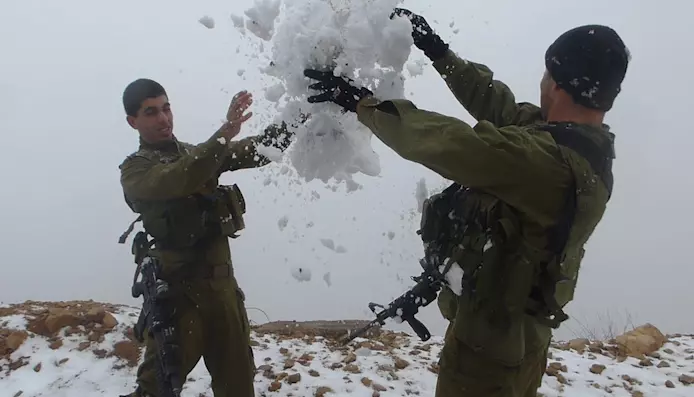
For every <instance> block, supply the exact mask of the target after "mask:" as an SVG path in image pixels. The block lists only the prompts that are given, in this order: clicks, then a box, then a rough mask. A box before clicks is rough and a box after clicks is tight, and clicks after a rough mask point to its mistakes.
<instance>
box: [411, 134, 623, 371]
mask: <svg viewBox="0 0 694 397" xmlns="http://www.w3.org/2000/svg"><path fill="white" fill-rule="evenodd" d="M537 128H539V129H543V130H545V131H548V132H549V133H550V134H551V135H552V136H553V138H554V140H555V142H556V143H557V145H558V147H559V152H560V154H561V158H562V160H563V161H564V162H565V163H566V164H567V165H568V166H569V168H570V170H571V173H572V182H571V185H570V186H569V189H568V191H567V195H566V202H565V205H564V208H563V211H562V212H561V217H560V219H559V220H558V222H557V223H556V224H555V225H554V226H553V227H552V228H550V230H547V231H546V236H547V245H546V246H545V247H536V246H534V245H531V244H530V243H528V241H526V240H525V239H524V238H523V230H522V227H523V226H522V225H521V222H520V221H519V214H518V212H517V211H516V210H515V209H514V208H512V207H511V206H509V205H507V204H506V203H504V202H503V201H501V200H500V199H498V198H496V197H495V196H492V195H490V194H487V193H484V192H481V191H479V190H475V189H470V188H467V187H464V186H461V185H459V184H455V183H454V184H452V185H451V186H449V187H448V188H447V189H446V190H444V191H443V192H442V193H440V194H438V195H434V196H432V197H431V198H429V199H428V200H427V201H426V203H425V209H424V211H423V216H422V222H421V228H420V231H419V233H420V234H421V236H422V241H423V242H424V247H425V253H426V256H427V257H428V258H429V260H430V262H432V263H438V264H439V266H440V269H439V270H440V271H441V272H446V271H448V270H449V269H450V267H451V266H452V264H454V263H455V264H457V265H458V266H460V268H462V270H463V277H462V280H458V281H460V282H461V284H462V293H461V295H460V296H457V295H456V294H455V293H454V292H453V290H452V289H451V288H448V287H444V288H443V289H442V291H441V293H440V294H439V298H438V305H439V308H440V310H441V312H442V314H443V315H444V317H446V318H447V319H449V320H451V321H453V326H454V332H455V334H456V336H457V337H458V339H460V340H461V341H463V342H464V343H466V345H468V346H469V347H471V348H472V349H473V350H476V351H479V352H484V353H485V354H486V355H487V356H488V357H490V358H492V359H496V360H498V361H500V362H502V363H504V364H507V365H517V364H518V363H520V362H521V361H522V359H523V357H524V355H525V336H526V335H525V333H526V331H527V330H526V326H527V320H528V318H529V317H528V316H531V318H534V319H535V320H536V322H537V323H539V324H542V325H545V326H548V327H552V328H557V327H559V325H560V324H561V323H562V322H563V321H565V320H566V319H567V318H568V316H567V315H566V313H565V312H564V311H563V307H564V306H565V305H566V304H567V303H568V302H569V301H571V300H572V299H573V294H574V290H575V287H576V280H577V277H578V271H579V268H580V263H581V259H582V258H583V254H584V252H585V251H584V249H583V246H584V244H585V243H586V241H587V240H588V237H589V236H590V235H591V233H592V232H593V230H594V229H595V227H596V226H597V223H598V222H599V221H600V219H601V217H602V214H603V213H604V210H605V205H606V203H607V201H608V200H609V198H610V195H611V191H612V184H613V182H612V170H611V169H612V159H613V158H614V149H613V146H612V141H611V140H610V141H609V142H608V143H606V144H604V145H603V146H599V145H598V144H596V143H594V142H593V141H592V140H591V139H590V138H588V137H586V136H584V135H582V133H581V132H580V130H579V129H577V128H575V126H574V125H572V124H570V123H560V124H549V125H546V126H540V127H537ZM611 137H613V136H611ZM598 178H600V179H601V180H602V183H603V184H604V186H605V188H604V189H599V188H598V185H597V183H598V182H597V180H598Z"/></svg>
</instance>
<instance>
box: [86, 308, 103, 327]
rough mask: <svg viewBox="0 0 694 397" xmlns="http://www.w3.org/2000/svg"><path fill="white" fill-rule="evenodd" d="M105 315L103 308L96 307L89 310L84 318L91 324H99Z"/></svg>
mask: <svg viewBox="0 0 694 397" xmlns="http://www.w3.org/2000/svg"><path fill="white" fill-rule="evenodd" d="M105 315H106V309H104V308H103V306H97V307H93V308H91V309H89V310H88V311H87V314H86V315H85V317H86V318H87V320H89V321H91V322H94V323H99V324H101V321H102V320H103V319H104V316H105Z"/></svg>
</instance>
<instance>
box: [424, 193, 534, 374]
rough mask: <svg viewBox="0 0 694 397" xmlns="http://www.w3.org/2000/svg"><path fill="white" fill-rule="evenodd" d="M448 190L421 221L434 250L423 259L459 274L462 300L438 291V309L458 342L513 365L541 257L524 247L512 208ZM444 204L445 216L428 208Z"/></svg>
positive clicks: (522, 351)
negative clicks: (453, 267) (456, 268)
mask: <svg viewBox="0 0 694 397" xmlns="http://www.w3.org/2000/svg"><path fill="white" fill-rule="evenodd" d="M449 189H450V190H448V192H445V191H444V193H442V194H447V195H448V196H449V199H444V198H434V200H433V201H432V202H431V203H432V204H430V205H429V211H428V212H426V213H425V214H423V216H422V220H423V222H422V233H421V234H422V236H423V241H424V242H425V247H435V248H436V249H439V250H440V251H439V252H438V253H433V252H430V253H427V255H429V256H433V257H435V258H437V261H436V263H438V264H439V265H443V264H444V263H449V262H450V263H457V264H458V266H460V268H461V269H462V270H463V278H462V280H461V281H462V295H460V296H458V295H456V294H455V293H454V292H453V291H452V290H451V289H450V288H448V287H443V289H442V291H441V293H440V294H439V300H438V306H439V309H440V311H441V313H442V314H443V316H444V317H445V318H447V319H448V320H449V321H452V322H453V330H454V333H455V335H456V336H457V338H458V339H459V340H460V341H461V342H463V343H465V344H466V345H467V346H469V347H470V348H471V349H473V350H475V351H477V352H480V353H481V354H484V355H485V356H487V357H489V358H490V359H492V360H496V361H498V362H501V363H503V364H505V365H517V364H518V363H520V362H521V361H522V359H523V357H524V356H525V319H526V315H527V314H526V313H527V305H528V304H529V301H530V295H531V291H532V290H533V287H534V286H535V285H536V283H537V281H538V279H537V275H538V273H539V271H538V268H539V264H540V263H541V261H540V256H541V255H542V254H543V252H538V251H536V250H534V249H533V248H532V247H531V246H530V245H529V244H527V243H525V241H524V240H523V238H522V234H521V230H520V223H519V220H518V217H517V214H516V212H515V210H513V208H511V207H510V206H508V205H506V204H505V203H504V202H502V201H500V200H499V199H497V198H496V197H494V196H492V195H489V194H485V193H482V192H479V191H474V190H471V189H468V188H464V187H463V188H461V187H460V186H451V188H449ZM456 189H457V190H456ZM449 200H450V201H449ZM446 201H448V202H449V204H450V205H449V206H448V208H446V209H445V210H444V209H443V207H444V206H443V205H442V206H441V208H440V209H436V208H435V206H434V205H433V204H434V203H436V202H439V203H444V202H446ZM442 215H443V216H442ZM431 217H436V218H437V220H436V221H434V220H432V219H431ZM425 219H426V222H425V221H424V220H425ZM427 227H429V229H428V230H427ZM436 229H438V230H436ZM425 236H426V237H428V238H433V239H435V241H427V239H425V238H424V237H425ZM446 260H448V261H446ZM447 270H448V267H445V268H443V269H441V271H442V272H445V271H447ZM457 320H459V321H457Z"/></svg>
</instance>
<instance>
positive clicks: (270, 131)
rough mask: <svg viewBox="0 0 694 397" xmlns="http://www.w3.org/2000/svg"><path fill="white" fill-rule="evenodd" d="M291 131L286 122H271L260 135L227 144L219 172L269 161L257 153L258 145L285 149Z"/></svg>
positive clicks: (263, 163) (289, 141)
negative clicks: (227, 147) (227, 150)
mask: <svg viewBox="0 0 694 397" xmlns="http://www.w3.org/2000/svg"><path fill="white" fill-rule="evenodd" d="M291 137H292V133H291V132H289V130H288V129H287V124H286V123H285V122H282V123H281V124H279V125H278V124H271V125H270V126H268V127H267V128H265V130H264V131H263V133H262V134H260V135H255V136H251V137H247V138H243V139H240V140H238V141H234V142H231V143H230V144H229V146H230V148H229V155H228V156H227V157H226V158H225V159H224V163H223V164H222V166H221V167H220V169H219V172H220V173H222V172H226V171H234V170H239V169H247V168H257V167H262V166H264V165H267V164H269V163H270V159H269V158H267V157H266V156H264V155H262V154H260V153H258V146H266V147H273V148H276V149H279V150H281V151H285V150H286V149H287V148H288V147H289V145H290V144H291Z"/></svg>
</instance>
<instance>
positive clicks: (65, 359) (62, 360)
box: [58, 357, 70, 365]
mask: <svg viewBox="0 0 694 397" xmlns="http://www.w3.org/2000/svg"><path fill="white" fill-rule="evenodd" d="M68 360H70V358H69V357H65V358H61V359H60V361H58V365H63V364H65V363H66V362H68Z"/></svg>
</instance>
